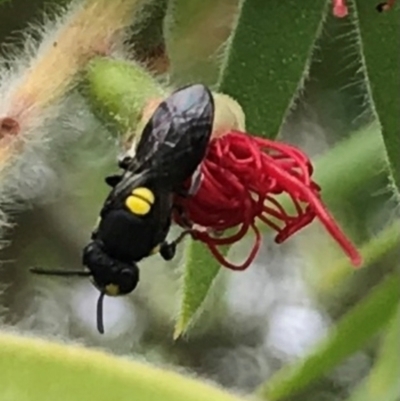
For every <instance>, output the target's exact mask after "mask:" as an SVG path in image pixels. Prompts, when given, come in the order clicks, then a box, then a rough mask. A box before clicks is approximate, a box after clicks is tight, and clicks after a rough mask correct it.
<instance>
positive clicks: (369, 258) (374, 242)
mask: <svg viewBox="0 0 400 401" xmlns="http://www.w3.org/2000/svg"><path fill="white" fill-rule="evenodd" d="M399 243H400V221H398V220H395V221H394V222H393V223H392V224H391V225H390V226H388V227H386V228H385V229H383V230H382V231H381V232H380V233H379V234H378V235H376V236H374V237H373V238H372V239H371V240H370V241H369V242H368V243H367V244H366V245H364V246H362V247H361V248H360V253H361V255H362V257H363V260H364V263H363V266H362V267H363V270H365V269H366V268H367V267H369V266H371V265H372V264H374V263H376V262H378V261H379V260H382V258H383V257H384V256H386V255H387V254H388V253H389V252H392V251H393V250H395V249H396V248H397V247H398V245H399ZM358 273H359V271H358V270H354V268H352V266H351V263H350V261H349V260H348V259H347V258H346V259H345V258H343V259H342V260H340V261H339V262H338V263H333V264H332V265H331V266H328V267H327V269H324V271H321V275H320V277H318V279H317V280H316V281H317V284H316V287H317V292H318V294H319V295H320V296H321V297H323V298H329V297H332V296H334V297H335V299H337V298H338V297H340V296H341V295H340V294H341V290H343V289H344V288H343V282H344V281H345V280H346V279H350V278H354V276H356V275H357V274H358ZM360 273H361V272H360ZM358 284H359V283H358ZM338 289H339V290H338Z"/></svg>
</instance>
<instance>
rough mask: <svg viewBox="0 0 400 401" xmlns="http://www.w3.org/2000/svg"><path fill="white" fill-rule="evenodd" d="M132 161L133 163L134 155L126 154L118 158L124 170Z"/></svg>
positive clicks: (119, 165)
mask: <svg viewBox="0 0 400 401" xmlns="http://www.w3.org/2000/svg"><path fill="white" fill-rule="evenodd" d="M131 163H132V157H131V156H124V157H123V158H122V159H119V160H118V167H119V168H122V169H123V170H127V169H128V167H129V165H130V164H131Z"/></svg>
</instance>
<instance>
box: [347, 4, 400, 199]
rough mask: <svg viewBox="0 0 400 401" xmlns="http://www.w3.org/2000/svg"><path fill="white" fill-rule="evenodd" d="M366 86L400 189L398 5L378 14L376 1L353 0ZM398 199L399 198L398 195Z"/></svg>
mask: <svg viewBox="0 0 400 401" xmlns="http://www.w3.org/2000/svg"><path fill="white" fill-rule="evenodd" d="M353 1H354V2H355V4H356V7H357V13H358V23H359V33H360V39H361V46H362V50H363V55H364V62H365V68H366V73H367V76H368V79H369V90H370V92H371V97H372V99H373V103H374V107H375V110H376V113H377V115H378V117H379V121H380V123H381V125H382V135H383V139H384V142H385V145H386V151H387V155H388V159H389V163H390V171H391V174H392V177H393V181H394V184H395V186H396V187H397V192H399V190H400V157H399V155H400V128H399V121H398V120H399V110H400V95H399V87H400V75H399V70H400V59H399V57H398V52H399V48H400V7H399V6H398V4H397V5H396V6H395V7H394V8H393V9H392V10H390V11H387V12H384V13H381V14H379V13H378V12H377V11H376V9H375V7H374V6H375V5H376V4H375V3H376V2H375V1H374V0H371V1H365V0H353ZM399 199H400V198H399Z"/></svg>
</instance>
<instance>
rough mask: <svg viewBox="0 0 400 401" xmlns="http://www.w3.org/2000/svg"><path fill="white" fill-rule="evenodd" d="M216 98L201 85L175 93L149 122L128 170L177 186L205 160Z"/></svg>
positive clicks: (162, 104) (160, 182)
mask: <svg viewBox="0 0 400 401" xmlns="http://www.w3.org/2000/svg"><path fill="white" fill-rule="evenodd" d="M213 120H214V99H213V97H212V94H211V92H210V90H209V89H208V88H207V87H206V86H204V85H201V84H195V85H190V86H186V87H184V88H182V89H179V90H177V91H176V92H173V93H172V94H171V95H170V96H169V97H168V98H167V99H165V100H164V101H163V102H162V103H161V104H160V105H159V106H158V108H157V109H156V111H155V112H154V114H153V116H152V117H151V119H150V121H149V122H148V123H147V124H146V126H145V128H144V130H143V133H142V135H141V138H140V141H139V143H138V145H137V148H136V155H135V157H134V160H133V162H132V163H131V165H130V166H129V167H128V170H130V171H132V172H134V173H135V174H140V173H145V174H146V176H148V177H149V176H151V179H152V180H155V181H156V183H157V185H161V186H166V187H171V188H173V187H176V186H178V185H179V184H180V183H182V182H183V181H185V180H186V179H187V178H189V177H190V176H191V175H192V174H193V173H194V171H195V170H196V168H197V166H198V165H199V164H200V163H201V161H202V160H203V158H204V156H205V154H206V151H207V146H208V143H209V141H210V137H211V133H212V125H213Z"/></svg>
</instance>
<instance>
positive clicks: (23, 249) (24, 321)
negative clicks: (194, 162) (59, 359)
mask: <svg viewBox="0 0 400 401" xmlns="http://www.w3.org/2000/svg"><path fill="white" fill-rule="evenodd" d="M57 3H58V4H60V3H61V1H60V2H57ZM175 3H176V4H175V6H176V10H175V12H176V14H175V15H174V16H171V15H170V14H168V13H167V15H166V17H165V19H164V20H163V16H164V12H166V10H165V7H164V5H165V4H167V2H160V5H159V11H158V13H157V15H156V16H155V17H154V19H153V20H151V21H150V22H149V21H144V22H143V21H141V22H138V24H137V26H136V27H134V29H133V30H132V36H131V38H129V40H128V41H129V42H130V43H131V44H132V45H133V47H134V50H135V51H136V54H137V57H139V56H140V57H141V58H142V59H143V60H142V61H147V57H148V56H149V55H150V58H151V60H152V61H154V55H155V59H156V62H155V63H153V64H152V65H153V67H154V66H155V67H154V68H159V69H160V70H161V71H159V72H160V74H159V75H158V78H159V80H160V81H161V82H168V85H170V86H173V87H178V86H179V85H182V84H185V83H190V82H196V81H201V82H203V83H206V84H209V85H210V86H214V85H215V84H216V82H217V79H218V74H219V66H220V60H221V57H222V50H223V48H224V43H225V41H226V40H227V38H228V36H229V33H230V32H231V28H232V24H233V21H234V17H235V13H236V11H237V2H236V1H233V0H213V1H210V0H207V1H203V2H198V1H197V2H196V1H193V2H192V3H190V2H186V3H185V0H177V1H176V2H175ZM189 3H190V4H189ZM53 7H54V4H51V3H49V2H48V1H46V2H43V1H34V0H30V1H28V0H13V1H12V2H6V3H4V4H2V5H1V6H0V18H1V24H0V40H1V42H2V43H5V42H7V43H13V45H14V46H17V47H18V46H19V44H18V43H19V42H21V40H20V39H18V35H19V33H18V32H17V31H23V30H24V29H25V28H26V27H27V26H28V24H30V23H33V22H34V23H36V22H35V21H39V23H41V21H42V12H43V10H44V11H46V10H52V9H53ZM176 16H180V17H181V19H177V20H176V25H175V26H174V30H168V29H166V28H168V27H169V26H170V25H169V24H171V23H172V22H171V21H172V20H171V18H173V17H176ZM163 21H164V22H163ZM163 27H164V32H165V33H166V39H167V45H166V46H165V43H164V42H163V38H162V36H160V34H161V33H162V32H163V29H162V28H163ZM353 29H354V26H353V25H352V23H351V22H349V21H347V20H340V19H336V18H334V17H333V16H328V19H327V21H326V23H325V25H324V27H323V31H322V35H321V37H320V38H319V40H318V43H317V45H316V50H315V52H314V55H313V60H312V63H311V66H310V76H309V78H308V79H307V81H306V83H305V88H304V90H303V91H302V93H301V94H300V96H299V97H298V98H297V100H296V102H295V104H294V107H293V110H292V111H291V113H290V114H289V116H288V118H287V120H286V121H285V124H284V126H283V129H282V132H281V135H280V139H282V140H285V141H288V142H290V143H293V144H296V145H298V146H300V147H301V148H302V149H304V150H306V151H307V152H308V154H310V155H311V156H312V157H313V158H315V159H316V160H318V161H320V162H321V164H320V165H324V163H325V167H326V165H329V162H330V159H329V156H327V155H329V150H331V149H334V148H335V146H336V145H337V144H338V143H339V142H341V141H342V140H345V139H346V138H349V137H350V135H355V134H354V133H357V135H358V136H357V138H358V139H356V140H354V143H353V145H348V151H347V153H346V152H342V153H339V154H340V155H342V156H343V155H346V156H343V157H348V158H351V157H357V152H358V148H359V145H360V144H363V143H364V144H366V143H367V145H368V143H369V142H368V141H371V144H372V145H371V146H372V148H373V147H374V146H375V145H374V144H375V143H378V142H379V141H378V142H374V141H375V140H374V139H373V138H372V136H373V135H377V132H378V130H377V129H376V128H374V126H373V125H372V128H371V126H370V124H372V123H373V121H374V116H373V113H372V111H371V105H370V104H368V99H367V96H366V87H365V82H364V81H363V70H362V68H361V64H360V58H359V55H358V54H357V52H355V51H353V50H352V49H353V48H354V46H355V43H354V40H355V39H354V37H352V35H350V32H351V31H352V30H353ZM150 39H151V40H150ZM271 40H274V38H271ZM165 47H166V51H167V53H168V56H169V63H170V70H169V71H168V73H167V72H166V71H165V69H164V67H165V59H164V57H165V54H164V53H163V50H165ZM157 51H158V52H157ZM8 52H9V47H8V46H7V47H3V48H2V54H3V55H5V56H6V57H7V56H8V55H9V53H8ZM160 55H161V56H160ZM132 57H133V56H132ZM160 60H161V61H160ZM156 72H157V71H156ZM49 79H51V77H49ZM77 105H78V106H77ZM64 107H65V111H64V114H63V118H62V119H60V121H58V122H56V123H54V129H57V130H59V131H61V132H65V135H67V134H68V131H69V130H75V131H76V132H77V133H79V134H82V135H79V138H78V139H77V140H76V141H75V142H74V143H73V144H72V145H71V146H68V149H66V150H64V149H62V146H60V149H57V152H56V156H54V157H52V155H50V156H49V158H48V160H46V163H47V166H48V167H44V171H45V172H44V173H43V174H44V175H43V176H44V177H48V178H49V179H48V180H46V184H44V185H47V186H45V190H44V191H42V192H41V193H40V195H39V196H37V197H33V198H32V199H31V200H29V202H28V204H27V203H24V204H22V205H21V206H18V205H17V207H15V208H14V212H13V213H12V217H13V219H14V221H15V227H14V229H13V230H12V231H10V232H8V233H7V234H6V238H4V239H5V246H4V248H3V249H2V250H1V255H0V258H1V260H2V264H1V271H0V280H1V283H2V287H3V288H2V292H1V295H0V296H1V305H2V306H3V309H4V310H3V312H2V323H3V324H4V326H5V327H10V326H11V327H16V328H18V329H19V330H22V331H24V332H30V333H32V332H33V333H37V334H44V335H46V336H54V337H57V338H62V339H68V340H72V341H78V342H81V343H83V344H85V345H87V346H96V347H102V348H105V349H107V350H109V351H111V352H114V353H116V354H122V355H130V356H133V357H135V358H139V359H140V358H145V359H146V360H148V361H151V362H155V363H158V364H165V365H169V366H174V367H179V368H182V369H187V370H188V371H190V372H196V373H198V374H199V375H201V377H205V378H208V379H211V380H215V381H216V382H218V383H220V384H222V385H223V386H226V387H228V388H230V389H235V390H237V391H239V392H243V393H250V392H253V391H255V390H256V389H257V388H258V386H260V385H261V383H263V382H264V381H265V380H267V379H268V378H269V377H271V376H272V375H273V374H274V373H275V372H277V371H278V370H279V369H280V368H281V367H282V366H285V365H287V364H288V363H290V362H293V361H296V360H297V359H298V358H300V357H302V356H304V355H305V354H306V353H307V352H308V350H309V349H311V347H312V346H313V345H314V344H316V343H317V341H318V340H319V339H321V338H322V337H323V336H324V335H325V334H326V333H327V331H328V330H329V328H330V327H332V325H334V324H335V322H336V321H337V319H339V318H340V317H342V316H344V315H345V314H346V312H348V311H349V310H350V309H351V308H352V307H353V306H355V305H357V303H358V302H359V301H360V300H361V299H362V298H363V297H364V296H365V295H366V294H367V293H368V292H369V291H370V290H371V288H373V287H374V286H375V285H377V284H378V283H380V282H381V281H382V280H383V278H384V277H385V276H386V275H387V274H388V273H390V272H391V271H392V270H393V269H396V268H397V267H398V260H399V256H400V252H399V247H398V246H396V244H398V231H397V230H396V229H393V231H392V232H390V233H389V234H388V239H387V240H386V242H385V244H386V245H385V246H382V247H381V248H379V249H380V251H377V252H375V253H373V252H372V251H371V252H372V257H371V258H370V259H371V263H369V264H368V266H367V268H366V269H365V270H363V271H360V272H359V273H357V275H355V274H352V272H351V271H350V269H349V266H348V265H347V264H346V263H342V259H341V256H340V253H339V251H338V250H337V249H336V247H335V248H333V247H332V242H331V241H330V240H329V238H328V237H327V235H325V234H323V235H322V233H323V231H322V229H321V228H320V227H318V226H315V225H313V226H312V227H310V228H307V229H306V230H304V232H302V233H301V234H299V235H298V236H296V238H295V239H294V240H292V241H289V242H288V243H287V244H284V245H282V246H280V247H277V246H276V245H274V244H273V241H272V237H271V236H270V235H268V234H266V235H265V238H264V244H263V249H262V251H261V253H260V255H259V257H258V258H257V260H256V262H255V264H254V266H252V268H251V269H249V270H248V271H246V272H244V273H240V274H237V273H232V272H228V271H223V272H222V274H220V275H219V277H218V279H217V282H216V283H215V285H214V286H213V288H212V290H211V294H210V299H209V300H208V306H206V309H205V312H204V313H203V314H202V316H201V318H200V319H199V320H198V322H197V324H196V325H195V327H194V328H193V329H192V330H191V331H190V332H189V335H188V336H186V337H183V338H181V339H179V340H178V341H176V342H174V341H173V340H172V332H173V326H174V319H175V317H176V313H177V307H178V300H177V294H179V291H180V287H179V279H180V277H181V271H180V269H179V267H180V261H179V258H178V260H177V261H176V263H168V264H167V263H164V262H162V261H161V260H160V258H158V257H157V259H156V260H153V259H151V260H148V261H145V262H144V263H143V269H142V271H143V274H142V281H141V285H140V288H139V289H138V290H137V291H136V292H135V293H134V294H132V295H131V296H129V297H126V298H124V299H107V300H106V305H105V323H106V327H108V329H107V330H108V332H107V335H105V336H101V335H99V334H98V333H97V332H96V330H95V324H94V323H95V320H94V318H95V313H94V311H95V302H96V296H97V294H96V291H95V290H94V289H93V288H92V287H91V284H90V283H87V282H86V281H85V282H83V281H82V282H81V281H79V280H72V279H71V280H58V279H52V278H48V279H43V278H37V277H32V276H30V275H29V273H28V268H29V267H30V266H33V265H37V266H44V267H48V268H51V267H59V266H64V267H69V268H74V267H79V266H80V258H81V249H82V247H83V245H84V244H85V242H86V241H87V240H88V239H89V235H90V232H91V229H92V227H93V226H94V223H95V221H96V218H97V214H98V211H99V209H100V207H101V203H102V200H103V199H104V197H105V195H106V194H107V187H106V185H105V184H103V177H104V176H105V175H106V174H108V173H109V172H113V171H115V170H116V167H115V161H116V157H117V155H118V153H119V149H118V143H117V141H116V140H115V138H113V137H112V135H110V132H109V131H108V130H107V127H105V126H104V125H102V124H101V123H100V121H98V120H97V119H96V118H95V117H94V116H93V115H92V114H91V113H90V110H89V109H88V107H87V104H86V103H85V102H84V100H83V99H82V98H81V97H80V96H78V95H77V94H73V95H71V97H70V98H69V99H68V100H66V101H65V104H64ZM77 109H80V113H79V114H77V113H76V110H77ZM371 138H372V139H371ZM357 141H358V142H357ZM367 145H366V146H367ZM350 146H352V147H350ZM360 152H361V151H360ZM373 153H374V152H373V151H372V152H370V153H368V154H372V155H373ZM376 153H377V154H378V153H380V150H379V149H378V148H377V149H376ZM333 155H334V154H333ZM325 156H326V158H325V159H324V157H325ZM332 157H334V156H332ZM332 157H331V158H332ZM378 157H379V156H377V158H378ZM336 163H337V164H338V165H340V160H339V161H338V160H336ZM371 164H373V161H371ZM332 165H334V164H332ZM47 170H49V171H50V172H49V173H47ZM326 170H327V169H326ZM328 170H329V169H328ZM46 174H48V175H46ZM344 174H346V172H344ZM348 174H351V172H348ZM326 196H327V198H326V201H327V203H328V204H329V206H330V207H331V208H332V211H333V212H334V214H335V216H336V217H337V218H338V220H340V222H341V223H342V222H344V223H345V227H344V228H345V230H346V232H347V233H349V235H350V236H351V237H352V238H355V239H356V241H357V243H358V244H363V243H367V244H368V242H369V241H370V239H371V238H374V237H375V236H376V235H378V234H380V233H381V232H382V230H385V228H387V227H390V225H391V224H392V223H393V222H395V221H396V220H395V217H396V215H397V214H398V213H397V210H396V204H395V202H394V199H393V196H392V193H391V192H390V190H389V187H388V178H387V173H386V172H385V171H384V170H383V169H379V168H378V169H377V170H376V171H375V172H374V173H373V174H372V175H371V176H370V177H369V178H368V179H367V180H365V185H363V186H359V187H357V188H353V190H352V191H351V193H350V194H349V196H346V197H340V196H337V195H335V187H333V188H331V189H330V190H327V195H326ZM27 206H28V207H27ZM383 240H385V238H384V239H383ZM246 245H247V246H248V244H246V243H244V244H243V248H246ZM368 249H370V248H368ZM382 249H383V250H382ZM242 251H243V250H241V249H240V250H239V252H242ZM243 252H244V251H243ZM327 255H329V256H327ZM360 330H362V327H360ZM374 340H375V337H374ZM377 344H379V342H376V341H369V342H368V344H367V346H366V347H364V348H363V349H360V350H358V351H357V352H355V353H353V354H352V355H351V356H350V357H349V358H346V360H345V361H344V362H341V364H340V365H339V366H338V367H336V368H335V369H331V370H329V372H328V373H327V374H324V375H323V377H321V378H319V380H316V381H315V382H314V383H313V385H312V386H311V387H309V388H308V389H307V392H306V393H305V394H306V398H304V397H305V394H304V393H301V394H300V396H297V395H296V396H293V397H292V398H290V397H288V399H293V400H300V399H302V400H304V399H307V400H308V401H312V400H315V401H317V400H318V401H325V400H326V401H329V400H342V399H347V397H348V396H349V395H350V394H351V393H352V391H353V390H354V389H355V388H356V387H357V386H358V385H359V384H360V383H361V381H362V379H364V378H365V377H367V375H368V373H369V371H370V368H371V366H372V365H373V364H374V360H375V357H376V353H377V348H376V346H377ZM376 401H378V400H376ZM379 401H380V400H379Z"/></svg>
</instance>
